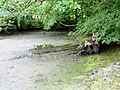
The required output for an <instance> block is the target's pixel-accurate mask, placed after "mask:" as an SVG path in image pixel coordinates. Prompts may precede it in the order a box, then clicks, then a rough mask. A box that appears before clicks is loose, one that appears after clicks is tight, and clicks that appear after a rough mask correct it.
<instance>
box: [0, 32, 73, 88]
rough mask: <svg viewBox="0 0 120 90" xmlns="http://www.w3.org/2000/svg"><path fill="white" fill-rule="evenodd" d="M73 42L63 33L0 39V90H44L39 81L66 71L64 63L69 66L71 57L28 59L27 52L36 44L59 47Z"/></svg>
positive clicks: (42, 56)
mask: <svg viewBox="0 0 120 90" xmlns="http://www.w3.org/2000/svg"><path fill="white" fill-rule="evenodd" d="M73 41H74V40H72V39H69V37H68V36H67V33H66V32H46V33H44V32H26V33H21V34H17V35H9V36H0V71H1V72H0V90H45V88H44V87H45V86H42V85H43V84H41V83H42V81H44V83H45V82H47V78H48V77H49V76H52V75H55V74H56V73H59V72H61V71H64V70H66V69H67V68H69V65H67V66H65V64H64V63H66V62H67V63H69V61H68V60H72V56H69V55H66V54H65V52H64V53H59V52H58V53H56V54H55V53H51V54H46V55H32V54H31V52H30V51H29V49H31V48H33V47H34V45H37V44H55V45H63V44H68V43H73ZM64 57H65V58H64ZM69 64H70V63H69ZM40 88H41V89H40Z"/></svg>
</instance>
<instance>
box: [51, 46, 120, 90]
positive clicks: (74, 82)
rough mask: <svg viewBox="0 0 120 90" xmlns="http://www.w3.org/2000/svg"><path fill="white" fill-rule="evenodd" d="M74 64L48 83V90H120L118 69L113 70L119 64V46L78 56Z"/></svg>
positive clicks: (106, 47)
mask: <svg viewBox="0 0 120 90" xmlns="http://www.w3.org/2000/svg"><path fill="white" fill-rule="evenodd" d="M75 62H76V63H75V64H73V65H72V66H71V68H69V69H68V70H67V71H65V72H61V73H59V74H58V75H56V76H55V77H54V79H52V80H50V81H49V89H50V87H51V89H52V88H53V87H54V89H55V90H120V79H119V77H120V73H119V72H118V70H119V68H117V69H115V68H114V69H113V67H115V65H116V63H118V62H120V45H117V44H112V45H110V46H105V47H104V49H103V50H102V51H101V52H100V54H97V55H95V54H94V55H88V56H79V58H78V57H77V59H76V60H75ZM109 68H110V69H109ZM108 69H109V70H108ZM107 70H108V71H107ZM106 71H107V72H106ZM119 71H120V70H119ZM115 72H117V73H115ZM104 78H105V79H104Z"/></svg>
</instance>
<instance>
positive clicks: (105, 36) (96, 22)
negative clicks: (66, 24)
mask: <svg viewBox="0 0 120 90" xmlns="http://www.w3.org/2000/svg"><path fill="white" fill-rule="evenodd" d="M119 4H120V2H119V1H118V0H104V1H102V2H99V3H98V4H96V5H94V6H91V7H90V8H93V9H92V10H93V11H92V12H93V14H92V15H90V16H89V17H87V18H86V19H85V21H84V22H82V23H81V20H79V22H78V26H77V28H76V29H77V30H78V31H77V32H75V33H74V34H75V35H77V34H79V35H85V34H87V35H88V34H93V33H99V35H98V39H99V40H101V42H102V43H106V44H109V43H111V42H118V41H119V40H120V28H119V27H120V11H119V6H118V5H119Z"/></svg>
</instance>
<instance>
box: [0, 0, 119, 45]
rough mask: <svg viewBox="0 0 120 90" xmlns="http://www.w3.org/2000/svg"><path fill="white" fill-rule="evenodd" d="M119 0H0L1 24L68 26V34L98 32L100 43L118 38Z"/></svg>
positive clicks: (47, 26) (16, 25)
mask: <svg viewBox="0 0 120 90" xmlns="http://www.w3.org/2000/svg"><path fill="white" fill-rule="evenodd" d="M119 6H120V1H119V0H1V1H0V27H5V26H9V28H11V29H22V30H24V29H33V28H44V29H46V30H50V29H51V28H60V27H63V28H64V27H67V29H69V30H71V29H72V30H76V31H75V32H70V35H71V36H74V37H76V36H78V35H90V34H93V33H98V37H97V38H98V39H99V40H100V41H101V42H102V43H106V44H109V43H111V42H118V41H119V40H120V30H119V29H120V11H119V9H120V7H119Z"/></svg>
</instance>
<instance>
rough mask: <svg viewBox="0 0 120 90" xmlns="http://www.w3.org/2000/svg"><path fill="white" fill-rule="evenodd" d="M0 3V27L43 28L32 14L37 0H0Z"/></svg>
mask: <svg viewBox="0 0 120 90" xmlns="http://www.w3.org/2000/svg"><path fill="white" fill-rule="evenodd" d="M0 2H1V4H0V21H1V22H0V26H2V27H3V26H4V27H5V26H9V27H11V26H12V29H15V28H16V29H30V28H36V27H37V28H41V27H42V26H43V25H42V22H40V19H36V18H37V17H36V16H37V15H36V14H34V12H33V11H34V9H33V7H34V8H35V5H36V4H37V0H2V1H0ZM32 5H33V6H32ZM34 16H35V17H34Z"/></svg>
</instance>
